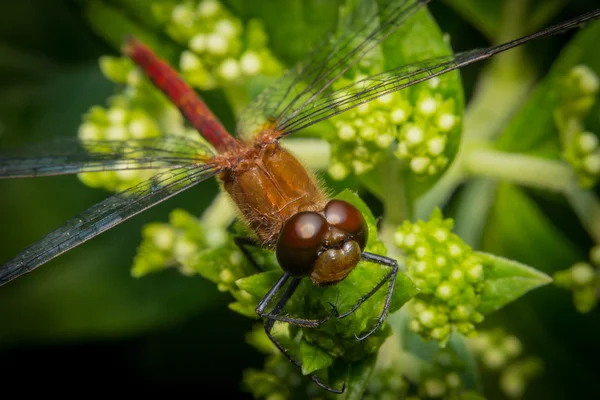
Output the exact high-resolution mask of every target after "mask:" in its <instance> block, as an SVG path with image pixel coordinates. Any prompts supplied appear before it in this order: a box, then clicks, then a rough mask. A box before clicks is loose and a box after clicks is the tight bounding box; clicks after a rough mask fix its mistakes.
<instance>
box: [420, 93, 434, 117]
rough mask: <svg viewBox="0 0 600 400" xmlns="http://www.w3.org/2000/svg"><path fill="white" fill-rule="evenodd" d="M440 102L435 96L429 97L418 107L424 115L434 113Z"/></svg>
mask: <svg viewBox="0 0 600 400" xmlns="http://www.w3.org/2000/svg"><path fill="white" fill-rule="evenodd" d="M437 107H438V104H437V101H436V100H435V99H434V98H433V97H427V98H426V99H424V100H422V101H421V102H420V103H419V104H418V106H417V108H418V110H419V112H420V113H421V114H422V115H426V116H428V115H432V114H433V113H434V112H435V111H436V110H437Z"/></svg>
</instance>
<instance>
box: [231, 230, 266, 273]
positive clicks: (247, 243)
mask: <svg viewBox="0 0 600 400" xmlns="http://www.w3.org/2000/svg"><path fill="white" fill-rule="evenodd" d="M233 242H234V243H235V245H236V246H237V247H239V248H240V250H241V251H242V253H244V256H245V257H246V259H247V260H248V261H250V264H252V266H253V267H254V268H256V270H257V271H258V272H264V269H263V267H261V266H260V265H258V263H257V262H256V260H255V259H254V256H252V253H250V251H248V247H258V248H260V247H261V246H260V244H259V243H258V241H257V240H256V239H253V238H249V237H241V236H236V237H234V238H233Z"/></svg>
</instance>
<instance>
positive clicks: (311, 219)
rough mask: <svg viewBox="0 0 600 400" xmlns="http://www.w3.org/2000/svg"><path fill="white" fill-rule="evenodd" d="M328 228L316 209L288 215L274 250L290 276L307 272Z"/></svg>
mask: <svg viewBox="0 0 600 400" xmlns="http://www.w3.org/2000/svg"><path fill="white" fill-rule="evenodd" d="M328 230H329V225H328V224H327V220H326V219H325V218H324V217H323V216H322V215H320V214H318V213H316V212H310V211H304V212H299V213H297V214H296V215H294V216H293V217H291V218H290V219H288V220H287V221H286V222H285V224H284V225H283V229H282V230H281V232H280V234H279V238H278V239H277V247H276V250H275V253H276V255H277V261H278V262H279V265H280V266H281V268H282V269H283V270H284V271H285V272H287V273H288V274H290V275H291V276H293V277H302V276H307V275H309V274H310V273H311V272H312V270H313V267H314V264H315V262H316V261H317V257H318V256H319V250H320V249H321V245H322V243H323V240H324V239H325V236H326V234H327V232H328Z"/></svg>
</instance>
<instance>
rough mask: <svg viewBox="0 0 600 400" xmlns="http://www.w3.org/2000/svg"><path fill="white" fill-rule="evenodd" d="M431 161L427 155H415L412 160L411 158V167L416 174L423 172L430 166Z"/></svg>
mask: <svg viewBox="0 0 600 400" xmlns="http://www.w3.org/2000/svg"><path fill="white" fill-rule="evenodd" d="M429 162H430V160H429V158H427V157H415V158H413V159H412V160H410V169H411V170H412V171H413V172H414V173H415V174H421V173H423V172H425V170H426V169H427V167H428V166H429Z"/></svg>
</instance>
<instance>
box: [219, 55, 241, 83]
mask: <svg viewBox="0 0 600 400" xmlns="http://www.w3.org/2000/svg"><path fill="white" fill-rule="evenodd" d="M219 73H220V74H221V76H222V77H223V79H225V80H228V81H234V80H236V79H237V78H239V77H240V73H241V71H240V64H239V63H238V62H237V61H236V60H234V59H233V58H228V59H227V60H225V61H223V63H222V64H221V66H220V67H219Z"/></svg>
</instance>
